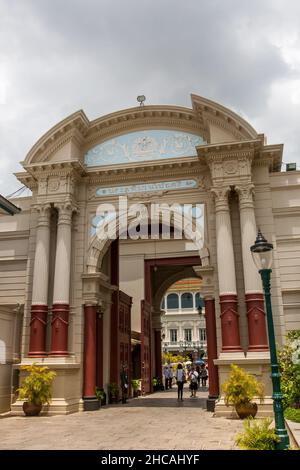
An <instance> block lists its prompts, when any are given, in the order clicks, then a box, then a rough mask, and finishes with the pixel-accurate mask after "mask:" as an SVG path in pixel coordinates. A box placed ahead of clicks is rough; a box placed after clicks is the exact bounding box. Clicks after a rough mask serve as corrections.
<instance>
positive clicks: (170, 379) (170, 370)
mask: <svg viewBox="0 0 300 470" xmlns="http://www.w3.org/2000/svg"><path fill="white" fill-rule="evenodd" d="M172 385H173V369H172V366H170V367H169V388H172Z"/></svg>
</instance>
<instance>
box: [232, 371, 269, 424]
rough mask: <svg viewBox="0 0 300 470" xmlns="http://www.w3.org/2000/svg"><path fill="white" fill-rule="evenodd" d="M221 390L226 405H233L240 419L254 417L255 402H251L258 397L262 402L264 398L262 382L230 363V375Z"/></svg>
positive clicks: (255, 411) (255, 410)
mask: <svg viewBox="0 0 300 470" xmlns="http://www.w3.org/2000/svg"><path fill="white" fill-rule="evenodd" d="M223 391H224V393H225V398H224V400H225V404H226V406H230V405H233V406H234V407H235V410H236V412H237V414H238V416H239V418H241V419H244V418H247V417H248V416H252V417H253V418H254V416H255V415H256V413H257V404H256V403H255V402H253V399H254V397H259V399H260V402H262V401H263V398H264V386H263V384H262V383H260V382H258V381H257V380H256V378H255V377H254V376H253V375H251V374H248V372H246V371H245V370H244V369H242V368H240V367H238V366H237V365H235V364H232V365H231V373H230V377H229V380H227V381H226V382H224V384H223Z"/></svg>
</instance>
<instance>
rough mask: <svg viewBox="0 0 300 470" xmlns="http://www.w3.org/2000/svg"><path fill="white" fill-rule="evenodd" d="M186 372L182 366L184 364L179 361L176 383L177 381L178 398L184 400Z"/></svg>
mask: <svg viewBox="0 0 300 470" xmlns="http://www.w3.org/2000/svg"><path fill="white" fill-rule="evenodd" d="M185 380H186V379H185V373H184V370H183V368H182V364H181V363H179V364H178V366H177V370H176V383H177V387H178V388H177V396H178V398H177V400H178V401H179V400H181V401H182V400H183V385H184V383H185Z"/></svg>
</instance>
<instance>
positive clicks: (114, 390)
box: [107, 382, 119, 398]
mask: <svg viewBox="0 0 300 470" xmlns="http://www.w3.org/2000/svg"><path fill="white" fill-rule="evenodd" d="M107 391H108V393H109V395H110V396H111V397H112V398H118V395H119V387H118V384H116V383H115V382H112V383H111V384H108V386H107Z"/></svg>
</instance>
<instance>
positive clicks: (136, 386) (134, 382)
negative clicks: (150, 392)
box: [131, 379, 141, 390]
mask: <svg viewBox="0 0 300 470" xmlns="http://www.w3.org/2000/svg"><path fill="white" fill-rule="evenodd" d="M131 385H132V388H133V390H138V389H139V388H140V385H141V379H132V381H131Z"/></svg>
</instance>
